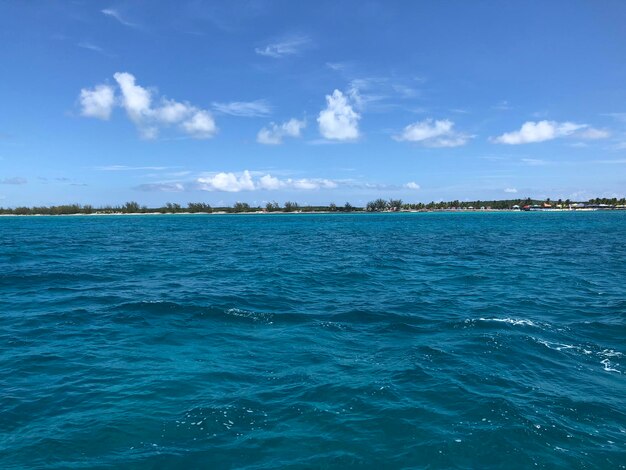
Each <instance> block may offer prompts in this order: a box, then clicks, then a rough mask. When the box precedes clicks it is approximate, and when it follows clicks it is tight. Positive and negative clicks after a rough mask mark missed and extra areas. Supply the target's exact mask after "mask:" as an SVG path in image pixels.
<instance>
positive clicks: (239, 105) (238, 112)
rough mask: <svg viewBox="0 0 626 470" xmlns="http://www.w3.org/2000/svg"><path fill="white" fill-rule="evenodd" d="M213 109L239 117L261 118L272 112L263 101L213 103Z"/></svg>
mask: <svg viewBox="0 0 626 470" xmlns="http://www.w3.org/2000/svg"><path fill="white" fill-rule="evenodd" d="M213 109H215V111H217V112H220V113H224V114H230V115H231V116H241V117H263V116H267V115H268V114H270V113H271V112H272V108H271V106H270V105H269V103H267V101H265V100H256V101H233V102H230V103H213Z"/></svg>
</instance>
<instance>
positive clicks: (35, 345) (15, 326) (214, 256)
mask: <svg viewBox="0 0 626 470" xmlns="http://www.w3.org/2000/svg"><path fill="white" fill-rule="evenodd" d="M624 353H626V213H481V214H446V213H433V214H385V215H365V214H354V215H310V216H309V215H271V216H259V215H256V216H255V215H252V216H243V215H242V216H201V215H196V216H184V215H178V216H141V217H115V216H107V217H56V218H55V217H24V218H20V217H2V218H0V467H1V468H92V467H97V468H107V467H109V468H113V467H115V468H117V467H124V468H172V467H178V468H276V467H292V468H299V467H308V468H311V467H331V468H339V467H349V466H352V467H361V468H362V467H383V468H401V467H418V468H420V467H427V468H476V467H482V468H489V467H505V468H518V467H535V466H537V467H539V468H625V463H626V375H625V374H626V357H624Z"/></svg>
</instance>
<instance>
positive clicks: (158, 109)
mask: <svg viewBox="0 0 626 470" xmlns="http://www.w3.org/2000/svg"><path fill="white" fill-rule="evenodd" d="M113 78H114V79H115V81H116V82H117V84H118V86H119V88H120V92H121V99H120V100H119V101H118V100H116V99H115V92H114V90H113V88H112V87H110V86H108V85H97V86H96V87H95V88H94V89H91V90H90V89H85V88H84V89H82V90H81V93H80V102H81V107H82V110H81V114H82V115H83V116H87V117H96V118H99V119H108V118H109V117H110V115H111V110H112V109H113V107H114V106H116V105H119V106H121V107H123V108H124V109H125V110H126V114H127V115H128V117H129V118H130V120H131V121H133V123H134V124H135V125H136V126H137V129H138V130H139V133H140V135H141V136H142V137H143V138H144V139H154V138H156V137H158V135H159V132H160V130H161V128H162V127H169V126H176V127H177V128H178V129H179V130H180V131H181V132H184V133H185V134H187V135H189V136H191V137H193V138H196V139H207V138H210V137H213V136H214V135H215V133H216V132H217V126H216V125H215V121H214V119H213V116H212V115H211V113H210V112H209V111H207V110H204V109H200V108H198V107H196V106H193V105H192V104H190V103H188V102H179V101H175V100H172V99H168V98H166V97H161V98H159V99H158V100H157V101H158V102H157V104H156V105H155V104H154V99H153V94H154V93H155V92H154V91H153V90H150V89H147V88H144V87H142V86H140V85H137V84H136V80H135V77H134V75H132V74H130V73H127V72H118V73H115V74H114V75H113Z"/></svg>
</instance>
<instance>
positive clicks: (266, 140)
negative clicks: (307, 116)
mask: <svg viewBox="0 0 626 470" xmlns="http://www.w3.org/2000/svg"><path fill="white" fill-rule="evenodd" d="M305 126H306V123H305V122H304V121H299V120H298V119H290V120H289V121H286V122H283V123H282V124H276V123H273V122H272V123H270V125H269V128H268V127H264V128H263V129H261V130H260V131H259V133H258V134H257V136H256V141H257V142H258V143H260V144H266V145H278V144H282V143H283V138H284V137H300V134H301V132H302V129H304V127H305Z"/></svg>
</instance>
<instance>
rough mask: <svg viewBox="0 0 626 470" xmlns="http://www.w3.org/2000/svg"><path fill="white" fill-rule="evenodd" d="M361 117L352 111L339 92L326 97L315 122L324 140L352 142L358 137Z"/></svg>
mask: <svg viewBox="0 0 626 470" xmlns="http://www.w3.org/2000/svg"><path fill="white" fill-rule="evenodd" d="M359 119H361V115H360V114H359V113H357V112H355V111H354V110H353V109H352V106H351V105H350V104H349V102H348V99H347V98H346V97H345V96H344V95H343V93H341V92H340V91H339V90H335V91H334V92H333V94H332V95H326V108H325V109H323V110H322V111H320V114H319V117H318V118H317V122H318V123H319V129H320V133H321V134H322V136H323V137H324V138H325V139H330V140H354V139H357V138H358V137H359V126H358V123H359Z"/></svg>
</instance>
